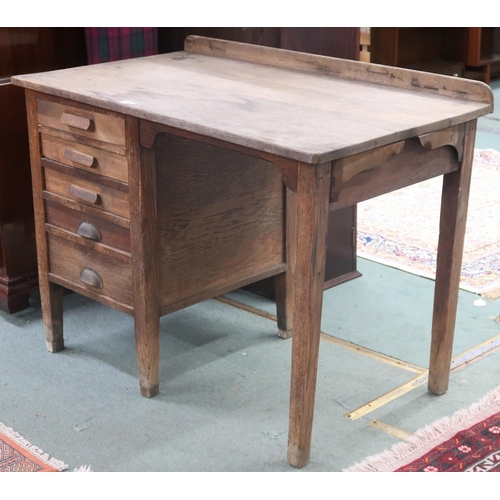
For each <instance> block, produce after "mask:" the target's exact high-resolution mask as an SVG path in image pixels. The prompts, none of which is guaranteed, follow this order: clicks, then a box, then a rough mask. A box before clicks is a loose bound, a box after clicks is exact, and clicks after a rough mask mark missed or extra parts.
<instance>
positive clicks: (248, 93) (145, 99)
mask: <svg viewBox="0 0 500 500" xmlns="http://www.w3.org/2000/svg"><path fill="white" fill-rule="evenodd" d="M12 83H14V84H16V85H21V86H23V87H26V88H29V89H32V90H36V91H39V92H44V93H47V94H51V95H55V96H59V97H63V98H68V99H72V100H75V101H77V102H82V103H86V104H90V105H94V106H99V107H102V108H105V109H109V110H113V111H118V112H121V113H125V114H129V115H132V116H135V117H138V118H143V119H146V120H150V121H153V122H158V123H162V124H165V125H170V126H173V127H178V128H180V129H183V130H188V131H191V132H196V133H200V134H203V135H207V136H210V137H214V138H217V139H221V140H224V141H229V142H232V143H235V144H239V145H242V146H246V147H250V148H253V149H258V150H262V151H266V152H268V153H273V154H277V155H279V156H284V157H287V158H292V159H296V160H299V161H304V162H307V163H319V162H323V161H330V160H333V159H337V158H341V157H343V156H347V155H350V154H355V153H359V152H362V151H366V150H369V149H371V148H373V147H377V146H382V145H385V144H389V143H391V142H394V141H399V140H403V139H406V138H408V137H412V136H415V135H420V134H424V133H428V132H432V131H434V130H438V129H440V128H445V127H448V126H451V125H455V124H458V123H462V122H465V121H469V120H472V119H475V118H477V117H479V116H482V115H485V114H487V113H489V112H491V111H492V109H493V97H492V92H491V89H490V88H489V87H488V86H487V85H485V84H483V83H481V82H474V81H470V80H463V79H458V78H453V77H446V76H441V75H434V74H430V73H421V72H417V71H411V70H404V69H401V68H392V67H386V66H379V65H374V64H369V63H361V62H357V61H347V60H343V59H335V58H330V57H324V56H316V55H312V54H303V53H299V52H292V51H284V50H280V49H272V48H268V47H259V46H253V45H247V44H241V43H236V42H226V41H222V40H214V39H206V38H202V37H188V39H187V40H186V48H185V51H183V52H174V53H169V54H161V55H157V56H150V57H143V58H137V59H129V60H125V61H119V62H111V63H104V64H96V65H91V66H82V67H78V68H70V69H64V70H58V71H51V72H45V73H37V74H31V75H24V76H17V77H13V78H12Z"/></svg>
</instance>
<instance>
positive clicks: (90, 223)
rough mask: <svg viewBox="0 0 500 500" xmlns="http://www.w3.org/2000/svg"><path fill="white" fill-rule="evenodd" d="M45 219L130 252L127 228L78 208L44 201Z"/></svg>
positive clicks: (81, 235)
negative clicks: (80, 210) (74, 208)
mask: <svg viewBox="0 0 500 500" xmlns="http://www.w3.org/2000/svg"><path fill="white" fill-rule="evenodd" d="M45 216H46V221H47V222H48V223H49V224H51V225H53V226H56V227H59V228H61V229H64V230H65V231H69V232H71V233H73V234H76V235H79V236H80V237H81V238H82V241H84V240H85V239H90V240H93V241H97V242H99V243H102V244H103V245H107V246H110V247H112V248H116V249H118V250H122V251H123V252H127V253H130V232H129V230H128V229H127V228H125V227H121V226H118V225H116V224H113V223H112V222H108V221H105V220H102V219H100V218H98V217H93V216H91V215H88V214H84V213H83V212H79V211H78V210H73V209H71V208H68V207H65V206H64V205H60V204H59V203H54V202H51V201H46V202H45Z"/></svg>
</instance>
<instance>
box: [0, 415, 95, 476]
mask: <svg viewBox="0 0 500 500" xmlns="http://www.w3.org/2000/svg"><path fill="white" fill-rule="evenodd" d="M66 469H68V466H67V465H66V464H65V463H64V462H62V461H61V460H57V459H55V458H51V457H50V456H49V454H48V453H44V452H43V451H42V450H41V449H40V448H38V447H37V446H35V445H33V444H31V443H30V442H29V441H27V440H26V439H24V438H23V437H22V436H21V435H20V434H18V433H17V432H16V431H15V430H13V429H12V428H10V427H7V426H5V425H4V424H2V423H1V422H0V472H61V471H64V470H66ZM74 472H92V471H91V469H90V467H88V466H82V467H80V468H78V469H75V470H74Z"/></svg>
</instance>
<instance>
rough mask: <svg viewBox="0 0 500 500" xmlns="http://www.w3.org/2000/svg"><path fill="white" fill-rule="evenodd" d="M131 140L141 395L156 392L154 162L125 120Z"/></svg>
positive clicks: (150, 151) (157, 313) (157, 326)
mask: <svg viewBox="0 0 500 500" xmlns="http://www.w3.org/2000/svg"><path fill="white" fill-rule="evenodd" d="M126 126H127V137H128V139H129V140H130V146H129V161H130V173H129V176H130V182H129V184H130V200H131V203H130V243H131V249H132V281H133V290H134V323H135V339H136V347H137V364H138V370H139V382H140V389H141V394H142V395H143V396H144V397H146V398H151V397H153V396H156V395H157V394H158V392H159V377H160V375H159V369H160V298H159V289H158V270H157V244H158V242H157V208H156V162H155V154H154V149H153V148H151V149H148V148H143V147H142V148H141V147H140V146H139V130H138V121H137V119H135V118H132V117H127V122H126Z"/></svg>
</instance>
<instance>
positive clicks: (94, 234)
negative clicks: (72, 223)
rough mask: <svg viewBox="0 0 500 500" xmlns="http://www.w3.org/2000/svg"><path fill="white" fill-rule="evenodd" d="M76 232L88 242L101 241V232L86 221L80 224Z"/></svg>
mask: <svg viewBox="0 0 500 500" xmlns="http://www.w3.org/2000/svg"><path fill="white" fill-rule="evenodd" d="M76 232H77V233H78V234H79V235H80V236H82V237H83V238H87V239H88V240H94V241H101V232H100V231H99V228H98V227H97V226H96V225H95V224H92V222H89V221H88V220H84V221H83V222H81V223H80V225H79V226H78V229H77V231H76Z"/></svg>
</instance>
